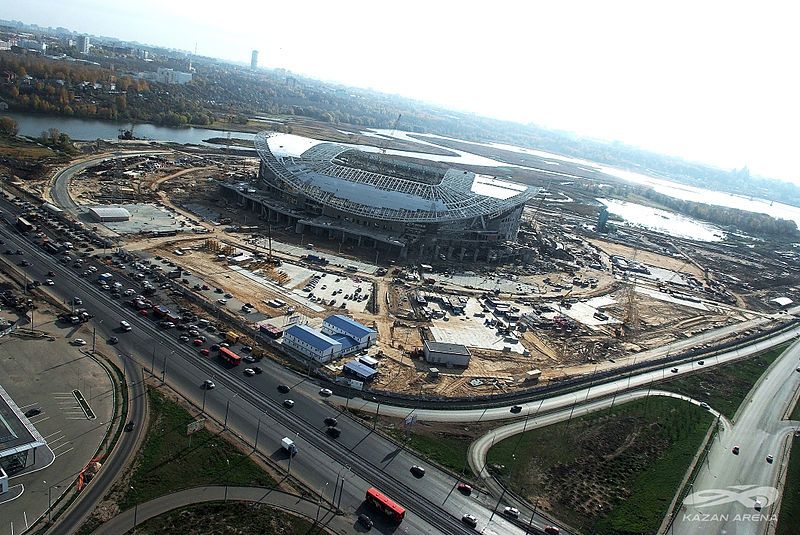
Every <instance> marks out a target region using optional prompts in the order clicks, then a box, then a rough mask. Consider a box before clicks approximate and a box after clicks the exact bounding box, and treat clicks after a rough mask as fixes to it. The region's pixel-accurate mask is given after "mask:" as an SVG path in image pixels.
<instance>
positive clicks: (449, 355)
mask: <svg viewBox="0 0 800 535" xmlns="http://www.w3.org/2000/svg"><path fill="white" fill-rule="evenodd" d="M422 351H423V353H424V355H425V361H426V362H427V363H428V364H444V365H445V366H464V367H466V366H469V358H470V354H469V349H467V346H463V345H461V344H446V343H443V342H431V341H430V340H425V344H424V347H423V350H422Z"/></svg>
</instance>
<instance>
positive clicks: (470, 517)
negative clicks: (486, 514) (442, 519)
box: [461, 513, 478, 528]
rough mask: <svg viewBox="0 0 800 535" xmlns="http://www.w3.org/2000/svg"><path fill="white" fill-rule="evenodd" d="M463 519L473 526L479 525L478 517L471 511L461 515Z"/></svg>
mask: <svg viewBox="0 0 800 535" xmlns="http://www.w3.org/2000/svg"><path fill="white" fill-rule="evenodd" d="M461 521H462V522H463V523H465V524H466V525H468V526H470V527H473V528H474V527H476V526H477V525H478V519H477V518H475V517H474V516H473V515H471V514H469V513H464V516H462V517H461Z"/></svg>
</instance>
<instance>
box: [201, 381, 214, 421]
mask: <svg viewBox="0 0 800 535" xmlns="http://www.w3.org/2000/svg"><path fill="white" fill-rule="evenodd" d="M211 379H212V380H213V379H214V378H213V377H212V378H211ZM207 393H208V384H204V385H203V406H202V407H201V408H200V412H201V413H202V414H205V413H206V394H207Z"/></svg>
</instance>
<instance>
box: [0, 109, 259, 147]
mask: <svg viewBox="0 0 800 535" xmlns="http://www.w3.org/2000/svg"><path fill="white" fill-rule="evenodd" d="M4 115H9V116H11V117H12V118H13V119H14V120H15V121H17V125H18V126H19V133H20V134H22V135H24V136H32V137H39V136H40V135H41V133H42V132H44V131H46V130H47V129H49V128H58V130H59V131H60V132H64V133H65V134H67V135H68V136H69V137H71V138H72V139H80V140H88V141H91V140H93V139H98V138H99V139H117V136H118V135H119V134H120V130H128V129H130V127H131V124H130V123H114V122H109V121H95V120H91V119H80V118H75V117H59V116H55V115H34V114H27V113H6V114H4ZM134 134H135V135H136V136H137V137H144V138H147V139H151V140H153V141H173V142H175V143H181V144H186V143H192V144H195V145H205V144H206V143H203V140H204V139H208V138H212V137H225V136H226V133H225V132H223V131H221V130H209V129H208V128H196V127H186V128H172V127H169V126H156V125H154V124H147V123H143V124H137V125H136V127H135V129H134ZM231 137H232V138H239V139H253V134H248V133H245V132H232V133H231Z"/></svg>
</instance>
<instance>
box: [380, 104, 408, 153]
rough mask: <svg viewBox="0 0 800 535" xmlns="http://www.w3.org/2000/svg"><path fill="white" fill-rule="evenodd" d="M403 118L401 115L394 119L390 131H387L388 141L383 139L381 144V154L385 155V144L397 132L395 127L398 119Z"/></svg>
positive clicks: (398, 122) (398, 121)
mask: <svg viewBox="0 0 800 535" xmlns="http://www.w3.org/2000/svg"><path fill="white" fill-rule="evenodd" d="M402 118H403V114H402V113H398V114H397V119H395V121H394V123H392V129H391V130H389V135H388V136H387V138H388V139H385V140H384V142H383V146H382V147H381V154H386V144H387V142H388V140H389V139H391V138H392V137H393V136H394V133H395V132H396V131H397V125H398V124H400V119H402Z"/></svg>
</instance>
